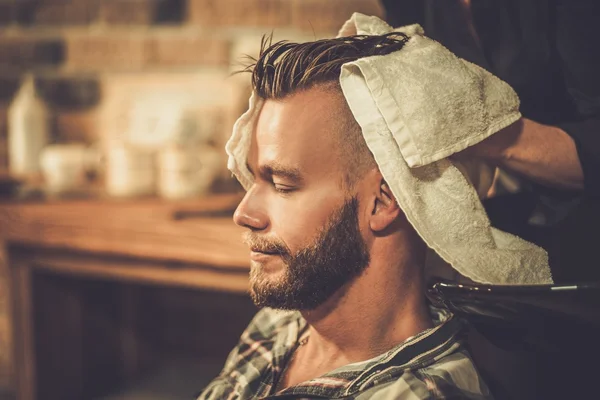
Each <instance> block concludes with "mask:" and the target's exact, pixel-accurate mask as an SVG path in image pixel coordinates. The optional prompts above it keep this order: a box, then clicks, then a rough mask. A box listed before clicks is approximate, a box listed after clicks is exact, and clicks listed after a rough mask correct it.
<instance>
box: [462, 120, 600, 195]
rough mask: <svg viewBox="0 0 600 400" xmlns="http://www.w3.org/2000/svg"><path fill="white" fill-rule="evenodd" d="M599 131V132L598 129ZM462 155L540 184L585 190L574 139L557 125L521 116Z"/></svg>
mask: <svg viewBox="0 0 600 400" xmlns="http://www.w3.org/2000/svg"><path fill="white" fill-rule="evenodd" d="M599 134H600V132H599ZM460 156H465V157H478V158H482V159H484V160H486V161H488V162H491V163H493V164H494V165H496V166H498V167H501V168H504V169H506V170H509V171H512V172H516V173H517V174H519V175H522V176H524V177H526V178H528V179H531V180H533V181H536V182H539V183H541V184H544V185H547V186H552V187H557V188H563V189H583V187H584V183H583V182H584V177H583V170H582V167H581V163H580V161H579V156H578V152H577V148H576V145H575V141H574V140H573V138H572V137H571V136H569V135H568V134H567V133H566V132H565V131H563V130H562V129H561V128H559V127H556V126H549V125H543V124H540V123H537V122H535V121H532V120H530V119H526V118H522V119H520V120H519V121H517V122H516V123H514V124H512V125H510V126H508V127H507V128H505V129H503V130H502V131H500V132H498V133H496V134H494V135H492V136H491V137H489V138H488V139H486V140H484V141H482V142H480V143H479V144H477V145H475V146H472V147H470V148H468V149H466V150H465V151H463V152H462V154H461V155H460Z"/></svg>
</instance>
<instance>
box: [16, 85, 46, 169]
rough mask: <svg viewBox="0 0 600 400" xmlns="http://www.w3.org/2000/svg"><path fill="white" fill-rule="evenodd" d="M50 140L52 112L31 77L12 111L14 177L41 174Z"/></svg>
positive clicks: (17, 97)
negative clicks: (44, 149)
mask: <svg viewBox="0 0 600 400" xmlns="http://www.w3.org/2000/svg"><path fill="white" fill-rule="evenodd" d="M48 140H49V112H48V108H47V107H46V104H45V103H44V102H43V101H42V100H40V99H39V98H38V96H37V93H36V90H35V82H34V79H33V76H31V75H28V76H27V77H26V78H25V80H24V82H23V84H22V85H21V88H20V89H19V91H18V92H17V95H16V96H15V98H14V100H13V101H12V103H11V105H10V108H9V109H8V165H9V171H10V173H11V174H12V175H16V176H24V177H30V176H35V175H37V174H38V173H39V172H40V154H41V152H42V149H43V148H44V147H45V146H46V145H47V144H48Z"/></svg>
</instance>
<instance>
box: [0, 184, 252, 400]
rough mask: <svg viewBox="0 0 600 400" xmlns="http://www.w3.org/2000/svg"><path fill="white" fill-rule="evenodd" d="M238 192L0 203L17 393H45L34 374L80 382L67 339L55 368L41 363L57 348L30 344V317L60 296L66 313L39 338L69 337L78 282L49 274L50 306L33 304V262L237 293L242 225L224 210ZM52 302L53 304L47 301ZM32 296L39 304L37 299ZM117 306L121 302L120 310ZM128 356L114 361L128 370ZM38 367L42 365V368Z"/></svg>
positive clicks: (38, 266)
mask: <svg viewBox="0 0 600 400" xmlns="http://www.w3.org/2000/svg"><path fill="white" fill-rule="evenodd" d="M240 199H241V196H240V195H218V196H212V197H207V198H204V199H198V200H194V201H185V202H167V201H163V200H159V199H144V200H136V201H107V200H77V201H75V200H73V201H50V202H43V203H42V202H39V203H33V202H32V203H0V263H2V262H3V261H4V263H5V265H1V264H0V266H4V269H5V273H6V276H8V277H9V279H10V281H9V284H10V303H11V306H12V310H11V311H12V312H11V326H12V327H13V334H12V340H13V342H14V343H13V347H14V352H13V354H14V368H13V369H14V371H15V373H14V375H15V376H14V381H15V389H16V393H17V398H19V399H22V400H34V399H36V398H40V399H43V398H55V397H44V396H45V395H46V393H44V396H39V395H40V393H38V392H37V390H38V389H37V386H38V385H39V384H40V382H41V381H40V380H39V379H43V382H44V383H43V385H46V386H43V387H50V386H52V387H55V388H56V389H55V390H56V391H57V393H59V392H60V391H61V390H66V391H68V393H72V394H74V393H78V391H81V390H83V389H82V388H83V385H84V384H83V383H82V382H83V381H82V379H83V372H82V371H81V369H80V368H78V367H77V364H78V363H80V362H81V360H80V357H78V356H77V354H78V353H77V351H78V350H76V349H77V346H76V345H75V350H73V351H74V352H73V353H72V357H71V358H67V359H66V361H65V363H66V364H64V367H61V368H60V369H58V370H56V369H55V368H49V367H48V366H49V365H54V364H53V363H56V362H59V363H60V362H62V361H60V360H58V358H59V355H58V354H54V353H52V352H50V353H48V354H44V355H40V354H38V353H37V352H36V341H39V340H40V335H41V334H40V332H39V331H38V330H37V329H36V320H35V319H36V318H41V317H40V315H41V316H42V317H43V315H46V314H48V315H50V314H51V315H57V316H61V317H62V316H63V312H64V311H61V310H62V309H61V310H59V309H58V308H60V307H58V305H61V306H63V308H65V309H66V310H70V311H69V312H70V314H69V315H71V317H72V318H71V317H69V318H70V319H69V318H67V319H66V320H65V322H64V324H63V325H64V326H60V327H58V328H56V329H59V332H58V334H56V335H55V336H54V339H52V336H51V335H50V336H48V339H47V340H50V341H51V340H55V341H57V343H62V342H61V341H62V340H63V339H64V338H65V337H71V338H72V339H73V341H75V342H77V341H78V340H80V339H81V335H80V333H81V332H80V328H81V327H80V325H81V324H80V323H81V321H82V318H84V317H85V311H84V300H83V299H84V297H82V296H83V294H82V293H83V292H82V289H81V287H79V286H77V287H74V289H73V291H74V293H80V294H79V295H78V296H79V297H77V296H74V297H73V296H72V295H67V293H64V291H63V290H62V289H53V287H52V282H53V281H52V280H50V281H48V282H49V283H48V284H47V285H46V289H43V290H45V291H46V292H47V293H46V294H47V296H46V297H48V298H50V299H52V300H50V302H49V304H48V305H49V306H51V310H50V311H51V312H48V313H41V314H40V311H41V310H39V309H38V310H36V305H35V302H34V301H33V299H34V296H35V294H36V293H35V292H34V289H33V281H34V276H35V274H36V272H39V273H47V272H50V273H51V274H53V275H54V276H58V277H60V276H63V277H73V278H84V279H86V280H88V281H105V282H108V281H116V282H125V283H136V284H144V285H155V286H157V287H176V288H191V289H211V290H218V291H221V292H232V293H245V292H246V291H247V285H248V270H249V252H248V249H247V247H246V246H245V245H244V244H243V243H242V232H243V229H242V228H240V227H238V226H236V225H235V224H234V223H233V221H232V218H231V217H232V215H233V210H234V209H235V207H236V206H237V204H238V203H239V201H240ZM78 285H79V284H78ZM59 286H60V285H59ZM57 287H58V286H57ZM69 296H70V297H69ZM61 299H62V300H61ZM127 301H128V300H127V297H125V298H124V303H123V304H122V305H121V306H122V307H127V304H128V303H127ZM54 302H57V306H56V307H58V308H57V309H56V310H55V309H54V308H52V307H54V306H52V304H53V303H54ZM40 304H42V306H40V307H41V308H43V307H44V305H45V303H44V302H42V303H38V306H39V305H40ZM127 310H128V309H127V308H125V309H124V311H122V312H125V314H127V313H126V311H127ZM132 313H133V312H132ZM132 315H133V314H132ZM64 318H66V316H64ZM38 322H39V321H38ZM123 324H124V325H123V326H121V327H120V328H119V329H124V330H125V332H128V331H127V330H128V329H129V327H128V326H127V323H126V322H123ZM46 326H47V329H46V332H50V333H51V332H54V329H55V328H54V327H53V326H54V322H53V323H50V324H49V325H46ZM78 327H79V328H78ZM38 328H39V326H38ZM78 329H79V330H78ZM236 329H238V328H236ZM239 329H242V328H239ZM69 335H70V336H69ZM127 337H128V336H127V335H125V336H124V337H123V338H122V339H123V343H122V345H123V346H124V347H123V348H127V346H126V344H127V343H129V341H128V340H129V339H127ZM41 340H46V339H44V338H42V339H41ZM48 343H50V342H48ZM67 344H69V343H67ZM43 348H53V346H50V347H49V346H45V347H43ZM38 350H39V348H38ZM65 354H66V353H65V352H60V358H65V357H66V355H65ZM36 357H39V359H36ZM136 357H137V356H136V355H135V354H134V356H131V357H129V358H131V360H130V361H127V357H126V358H125V361H126V362H125V364H124V366H123V368H124V369H125V370H128V369H131V370H135V369H136V368H137V367H136V365H137V364H138V363H137V361H135V360H136ZM38 361H39V362H38ZM129 364H131V365H130V366H128V365H129ZM42 366H43V367H42ZM38 367H39V368H44V370H43V373H39V371H38V369H37V368H38ZM167 368H170V367H169V366H168V365H167ZM66 371H71V372H72V374H73V376H71V377H70V378H69V380H68V382H67V381H65V379H63V378H64V376H62V375H61V374H63V375H64V374H65V373H66ZM162 371H163V372H161V371H158V372H157V373H158V374H159V376H162V375H160V374H161V373H165V372H164V370H162ZM166 373H167V375H168V371H167V372H166ZM53 374H55V375H56V379H54V378H53V376H54V375H53ZM38 375H39V376H38ZM79 375H81V376H79ZM38 378H39V379H38ZM61 379H62V380H61ZM48 385H50V386H48ZM73 385H75V386H73ZM76 385H79V386H76ZM132 390H133V389H132ZM65 393H66V392H65ZM73 398H75V397H73ZM131 398H135V397H131ZM173 398H177V397H173Z"/></svg>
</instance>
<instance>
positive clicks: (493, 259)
mask: <svg viewBox="0 0 600 400" xmlns="http://www.w3.org/2000/svg"><path fill="white" fill-rule="evenodd" d="M392 31H394V30H393V29H392V28H391V27H390V26H389V25H388V24H386V23H385V22H384V21H382V20H380V19H379V18H377V17H369V16H365V15H362V14H358V13H355V14H354V15H353V16H352V18H351V19H350V20H349V21H348V22H346V23H345V24H344V26H343V27H342V29H341V30H340V36H349V35H356V34H360V35H381V34H386V33H389V32H392ZM395 31H397V32H402V33H404V34H406V35H408V37H409V39H408V41H407V42H406V44H405V46H404V47H403V48H402V49H401V50H398V51H395V52H393V53H390V54H388V55H385V56H373V57H365V58H361V59H359V60H356V61H354V62H350V63H347V64H344V66H343V67H342V71H341V74H340V85H341V87H342V91H343V93H344V96H345V98H346V101H347V102H348V104H349V106H350V109H351V110H352V113H353V115H354V117H355V119H356V121H357V122H358V124H359V125H360V126H361V128H362V132H363V137H364V139H365V141H366V143H367V146H368V147H369V149H370V151H371V152H372V153H373V156H374V158H375V160H376V162H377V165H378V166H379V169H380V171H381V173H382V175H383V177H384V178H385V180H386V182H387V183H388V185H389V187H390V189H391V190H392V192H393V193H394V196H395V197H396V200H397V201H398V204H399V206H400V208H401V209H402V210H403V212H404V213H405V214H406V217H407V219H408V220H409V221H410V223H411V224H412V225H413V227H414V228H415V230H416V231H417V233H418V234H419V235H420V236H421V238H422V239H423V240H424V241H425V242H426V243H427V245H428V246H429V247H430V248H432V249H433V250H434V251H435V252H436V253H437V254H438V255H439V256H440V257H441V258H442V259H443V260H445V261H446V262H448V263H449V264H450V265H451V266H452V267H453V268H454V269H456V270H457V271H458V272H460V273H461V274H462V275H464V276H466V277H467V278H470V279H472V280H474V281H477V282H481V283H489V284H546V283H552V276H551V273H550V268H549V266H548V256H547V253H546V252H545V251H544V250H543V249H542V248H540V247H538V246H536V245H534V244H532V243H529V242H527V241H525V240H523V239H521V238H519V237H516V236H514V235H511V234H508V233H506V232H502V231H500V230H498V229H495V228H493V227H492V226H491V225H490V221H489V219H488V217H487V215H486V213H485V210H484V208H483V205H482V204H481V201H480V200H479V197H478V194H477V191H476V188H475V187H474V186H473V182H472V180H470V179H469V175H468V174H465V173H463V172H464V171H465V166H463V165H460V164H457V163H456V162H455V161H452V160H450V159H449V158H448V157H449V156H451V155H452V154H454V153H456V152H459V151H461V150H464V149H465V148H467V147H468V146H471V145H473V144H476V143H478V142H480V141H481V140H483V139H485V138H486V137H489V136H490V135H492V134H494V133H496V132H498V131H499V130H501V129H502V128H504V127H506V126H508V125H510V124H511V123H513V122H515V121H516V120H518V119H519V118H520V116H521V115H520V113H519V111H518V108H519V100H518V97H517V95H516V94H515V92H514V91H513V90H512V88H510V86H508V85H507V84H506V83H504V82H502V81H501V80H500V79H498V78H496V77H495V76H493V75H492V74H490V73H489V72H487V71H485V70H484V69H482V68H480V67H478V66H476V65H474V64H471V63H469V62H467V61H465V60H462V59H460V58H458V57H456V56H455V55H454V54H452V53H451V52H450V51H448V50H447V49H446V48H445V47H443V46H442V45H440V44H439V43H437V42H435V41H433V40H431V39H429V38H427V37H425V36H423V29H422V28H421V27H420V26H419V25H411V26H408V27H403V28H398V29H397V30H395ZM263 103H264V100H263V99H261V98H259V97H258V96H257V95H256V94H253V95H252V97H251V98H250V109H249V110H248V111H247V112H246V113H245V114H244V115H242V116H241V117H240V119H239V120H238V121H237V122H236V124H235V125H234V129H233V135H232V137H231V139H230V140H229V142H228V143H227V146H226V150H227V153H228V154H229V162H228V167H229V169H230V170H231V171H232V172H233V173H234V174H235V175H236V177H237V178H238V180H239V181H240V183H241V184H242V185H243V186H244V187H245V188H248V187H249V186H250V185H251V184H252V176H251V174H250V172H249V171H248V170H247V168H246V157H247V153H248V150H249V143H250V136H251V135H252V131H253V129H254V127H255V123H256V119H257V116H258V114H259V112H260V109H261V107H262V104H263ZM461 170H462V171H463V172H461Z"/></svg>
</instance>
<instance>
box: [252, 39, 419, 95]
mask: <svg viewBox="0 0 600 400" xmlns="http://www.w3.org/2000/svg"><path fill="white" fill-rule="evenodd" d="M271 39H272V37H267V36H264V37H263V38H262V42H261V50H260V56H259V57H258V59H257V60H256V63H254V64H253V65H251V66H250V67H248V69H247V70H250V69H251V70H252V86H253V89H254V90H255V91H256V92H257V94H258V95H259V96H260V97H262V98H264V99H281V98H284V97H285V96H287V95H289V94H292V93H294V92H296V91H298V90H305V89H309V88H311V87H313V86H314V85H317V84H327V83H337V82H338V79H339V77H340V71H341V69H342V65H343V64H345V63H347V62H352V61H356V60H358V59H359V58H363V57H371V56H382V55H386V54H389V53H392V52H394V51H396V50H400V49H401V48H402V47H404V44H405V43H406V42H407V41H408V37H407V36H406V35H405V34H403V33H400V32H392V33H388V34H385V35H379V36H367V35H356V36H348V37H340V38H335V39H323V40H317V41H314V42H306V43H293V42H288V41H285V40H284V41H280V42H277V43H274V44H272V43H271Z"/></svg>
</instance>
